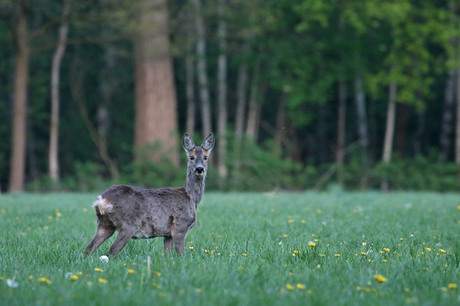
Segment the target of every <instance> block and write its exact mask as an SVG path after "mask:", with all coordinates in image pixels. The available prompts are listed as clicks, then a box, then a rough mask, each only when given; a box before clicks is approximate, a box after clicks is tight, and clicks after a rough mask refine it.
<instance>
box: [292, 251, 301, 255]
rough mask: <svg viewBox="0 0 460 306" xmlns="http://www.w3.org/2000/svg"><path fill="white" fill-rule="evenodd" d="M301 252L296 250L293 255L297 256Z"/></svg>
mask: <svg viewBox="0 0 460 306" xmlns="http://www.w3.org/2000/svg"><path fill="white" fill-rule="evenodd" d="M299 254H300V251H297V250H294V253H292V256H297V255H299Z"/></svg>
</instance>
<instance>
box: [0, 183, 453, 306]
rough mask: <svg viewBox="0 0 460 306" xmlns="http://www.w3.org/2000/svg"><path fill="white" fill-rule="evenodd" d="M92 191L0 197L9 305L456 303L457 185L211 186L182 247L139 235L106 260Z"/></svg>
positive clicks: (2, 272) (1, 287) (0, 256)
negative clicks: (418, 189) (245, 189)
mask: <svg viewBox="0 0 460 306" xmlns="http://www.w3.org/2000/svg"><path fill="white" fill-rule="evenodd" d="M94 198H95V195H89V194H47V195H31V194H16V195H6V196H1V197H0V220H1V224H2V235H1V236H0V248H1V249H0V251H1V252H0V277H1V280H0V300H1V302H0V303H1V304H2V305H31V304H47V305H55V304H66V305H82V304H85V305H100V304H117V305H118V304H130V305H145V303H146V301H150V302H152V301H154V303H155V304H160V305H163V304H175V305H216V304H219V305H235V304H238V305H255V304H265V305H280V304H281V303H282V304H286V303H289V304H292V305H299V304H311V305H357V304H360V305H364V304H365V305H388V304H391V305H403V304H406V303H409V304H411V303H415V304H423V305H455V304H458V300H459V298H460V291H459V290H460V288H456V286H458V285H460V284H459V279H460V270H459V267H460V265H459V264H460V243H459V240H458V230H457V229H458V224H459V222H460V210H459V209H460V208H459V206H458V205H459V203H460V197H459V195H458V194H435V193H393V194H381V193H342V192H340V191H334V192H331V193H313V192H307V193H290V194H289V193H269V194H256V193H228V194H223V193H207V194H206V195H205V197H204V200H203V203H202V204H201V205H200V206H199V213H198V223H197V225H196V226H195V228H193V229H192V230H191V231H190V233H189V235H188V237H187V240H186V253H185V255H184V256H176V255H169V254H164V250H163V245H162V241H161V240H159V239H155V240H133V241H130V242H129V243H128V245H127V246H126V247H125V249H124V250H123V251H122V252H121V253H120V255H119V256H118V257H117V258H115V259H111V260H110V261H109V262H108V263H103V262H101V261H100V260H99V256H101V255H103V254H104V253H105V252H106V251H107V249H108V248H109V245H110V243H111V242H113V240H114V239H113V238H111V239H109V241H107V242H106V243H104V244H103V245H102V246H101V248H100V249H99V250H98V252H97V253H96V254H94V255H90V256H88V257H87V256H85V255H83V252H82V251H83V249H84V247H85V246H86V244H87V243H88V242H89V241H90V239H91V237H92V235H93V234H94V230H95V228H96V220H95V219H96V218H95V216H94V214H93V212H92V209H91V208H90V205H91V202H92V201H93V200H94ZM149 255H150V270H149V265H148V262H149ZM379 275H380V276H382V277H383V278H379V277H378V276H379ZM8 280H14V282H16V283H17V288H12V287H9V285H8ZM379 280H380V282H379ZM385 280H386V281H385ZM10 285H11V283H10Z"/></svg>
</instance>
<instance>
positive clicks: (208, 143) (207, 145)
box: [201, 133, 216, 151]
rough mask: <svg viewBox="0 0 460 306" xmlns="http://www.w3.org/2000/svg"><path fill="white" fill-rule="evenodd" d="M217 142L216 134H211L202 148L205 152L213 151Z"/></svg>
mask: <svg viewBox="0 0 460 306" xmlns="http://www.w3.org/2000/svg"><path fill="white" fill-rule="evenodd" d="M215 142H216V138H215V137H214V134H213V133H211V134H209V136H208V137H206V139H205V140H204V142H203V144H202V145H201V147H202V148H203V149H205V150H208V151H211V150H212V148H214V143H215Z"/></svg>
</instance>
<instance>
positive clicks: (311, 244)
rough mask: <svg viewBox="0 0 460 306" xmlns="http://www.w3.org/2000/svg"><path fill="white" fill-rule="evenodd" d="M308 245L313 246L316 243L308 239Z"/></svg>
mask: <svg viewBox="0 0 460 306" xmlns="http://www.w3.org/2000/svg"><path fill="white" fill-rule="evenodd" d="M308 246H309V247H311V248H314V247H315V246H316V243H314V242H313V241H310V242H308Z"/></svg>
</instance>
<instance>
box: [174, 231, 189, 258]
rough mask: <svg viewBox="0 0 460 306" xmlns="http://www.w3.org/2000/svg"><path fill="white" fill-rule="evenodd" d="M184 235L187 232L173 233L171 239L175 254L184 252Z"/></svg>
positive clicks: (185, 235)
mask: <svg viewBox="0 0 460 306" xmlns="http://www.w3.org/2000/svg"><path fill="white" fill-rule="evenodd" d="M185 237H187V232H176V233H174V235H173V238H172V240H173V243H174V248H175V249H176V253H177V254H184V245H185Z"/></svg>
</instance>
